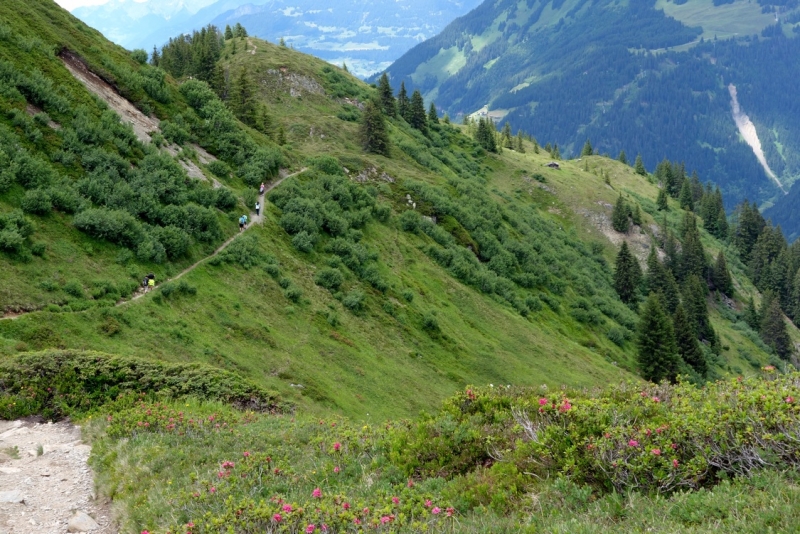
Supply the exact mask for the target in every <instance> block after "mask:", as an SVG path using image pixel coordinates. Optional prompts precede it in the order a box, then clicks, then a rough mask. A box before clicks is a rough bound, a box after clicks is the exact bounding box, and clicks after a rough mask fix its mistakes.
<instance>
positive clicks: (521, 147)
mask: <svg viewBox="0 0 800 534" xmlns="http://www.w3.org/2000/svg"><path fill="white" fill-rule="evenodd" d="M516 141H517V143H516V147H515V150H516V151H517V152H519V153H520V154H524V153H525V145H524V144H523V143H522V130H520V131H518V132H517V139H516Z"/></svg>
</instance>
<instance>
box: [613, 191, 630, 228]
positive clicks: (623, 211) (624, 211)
mask: <svg viewBox="0 0 800 534" xmlns="http://www.w3.org/2000/svg"><path fill="white" fill-rule="evenodd" d="M629 213H630V212H629V209H628V206H627V205H626V204H625V201H624V200H623V199H622V195H620V196H619V198H617V203H616V204H615V205H614V211H612V212H611V226H612V227H613V228H614V230H616V231H617V232H622V233H627V232H628V229H629V228H630V220H629V218H628V214H629Z"/></svg>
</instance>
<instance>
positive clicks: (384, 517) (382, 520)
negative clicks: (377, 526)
mask: <svg viewBox="0 0 800 534" xmlns="http://www.w3.org/2000/svg"><path fill="white" fill-rule="evenodd" d="M389 521H391V519H389V516H387V515H385V516H383V517H381V524H382V525H385V524H386V523H388V522H389Z"/></svg>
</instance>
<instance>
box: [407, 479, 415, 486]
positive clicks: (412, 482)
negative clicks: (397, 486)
mask: <svg viewBox="0 0 800 534" xmlns="http://www.w3.org/2000/svg"><path fill="white" fill-rule="evenodd" d="M407 485H408V487H409V488H413V487H414V481H413V480H411V479H410V478H409V479H408V484H407Z"/></svg>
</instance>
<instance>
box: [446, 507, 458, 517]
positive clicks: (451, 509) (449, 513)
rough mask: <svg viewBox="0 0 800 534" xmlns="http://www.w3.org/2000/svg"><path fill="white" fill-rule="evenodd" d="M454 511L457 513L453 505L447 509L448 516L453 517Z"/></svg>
mask: <svg viewBox="0 0 800 534" xmlns="http://www.w3.org/2000/svg"><path fill="white" fill-rule="evenodd" d="M454 513H456V509H455V508H453V507H452V506H451V507H449V508H448V509H447V517H453V514H454Z"/></svg>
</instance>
